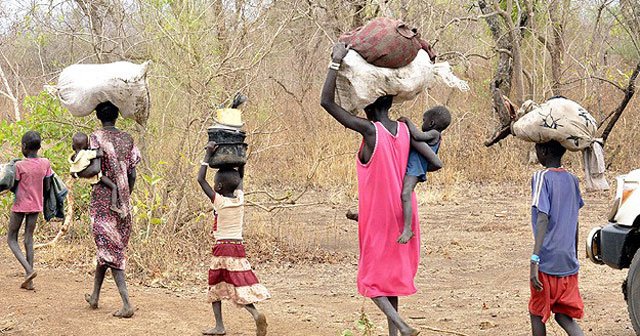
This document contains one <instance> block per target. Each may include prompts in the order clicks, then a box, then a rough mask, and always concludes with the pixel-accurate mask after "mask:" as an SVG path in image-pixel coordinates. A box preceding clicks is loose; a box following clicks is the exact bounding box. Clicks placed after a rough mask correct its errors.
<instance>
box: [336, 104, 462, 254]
mask: <svg viewBox="0 0 640 336" xmlns="http://www.w3.org/2000/svg"><path fill="white" fill-rule="evenodd" d="M398 121H400V122H404V123H406V124H407V126H408V127H409V133H411V138H412V141H411V150H410V151H409V161H408V162H407V173H406V175H405V177H404V180H403V183H402V184H403V185H402V195H401V197H402V213H403V219H404V228H403V231H402V234H401V235H400V237H399V238H398V240H397V241H398V243H400V244H406V243H407V242H409V240H410V239H411V238H413V231H412V230H411V219H412V218H411V217H412V216H413V204H412V200H411V198H412V195H413V191H414V189H415V188H416V185H417V184H418V183H419V182H425V181H426V180H427V172H433V171H437V170H439V169H440V168H442V165H441V164H440V165H429V164H428V161H427V158H426V157H430V158H432V157H434V156H435V157H436V158H437V154H438V150H439V149H440V141H441V140H442V134H441V133H442V131H444V130H445V129H447V127H449V124H451V113H450V112H449V110H448V109H447V108H446V107H444V106H435V107H433V108H431V109H429V110H427V111H426V112H425V113H424V114H423V115H422V130H419V129H418V128H417V127H416V125H414V124H413V123H412V122H411V120H409V119H407V118H405V117H401V118H399V119H398ZM437 161H438V162H440V160H439V159H438V160H437ZM347 218H349V219H353V220H358V214H354V213H352V212H349V213H347Z"/></svg>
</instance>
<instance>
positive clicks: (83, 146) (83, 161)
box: [69, 132, 122, 214]
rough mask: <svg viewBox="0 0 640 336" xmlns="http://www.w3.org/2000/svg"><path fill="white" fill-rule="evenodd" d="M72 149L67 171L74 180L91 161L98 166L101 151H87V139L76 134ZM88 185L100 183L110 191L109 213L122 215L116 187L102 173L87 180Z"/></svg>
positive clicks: (80, 175)
mask: <svg viewBox="0 0 640 336" xmlns="http://www.w3.org/2000/svg"><path fill="white" fill-rule="evenodd" d="M72 141H73V143H72V148H73V151H74V152H75V153H74V154H73V155H71V157H69V170H70V171H71V176H73V177H74V178H79V177H83V176H84V175H83V172H84V171H85V169H87V168H88V167H89V166H90V165H91V163H92V161H93V160H97V164H100V158H102V156H103V155H102V150H93V149H89V137H88V136H87V135H86V134H84V133H82V132H78V133H76V134H75V135H74V136H73V139H72ZM87 179H88V180H89V183H91V184H98V183H102V184H104V185H106V186H107V187H108V188H109V189H111V211H113V212H116V213H120V214H121V213H122V211H120V209H119V207H118V186H117V185H116V184H115V183H113V181H112V180H111V179H110V178H108V177H106V176H104V175H102V172H100V173H98V175H94V176H92V177H88V178H87Z"/></svg>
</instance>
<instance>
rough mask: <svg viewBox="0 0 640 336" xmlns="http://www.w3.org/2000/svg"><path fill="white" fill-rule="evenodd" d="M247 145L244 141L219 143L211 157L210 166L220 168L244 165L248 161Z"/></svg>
mask: <svg viewBox="0 0 640 336" xmlns="http://www.w3.org/2000/svg"><path fill="white" fill-rule="evenodd" d="M247 147H248V145H247V144H246V143H242V142H239V143H226V144H225V143H221V144H218V148H217V149H216V151H215V153H213V156H211V159H209V162H208V163H209V167H211V168H216V169H220V168H232V167H239V166H243V165H244V164H245V163H247Z"/></svg>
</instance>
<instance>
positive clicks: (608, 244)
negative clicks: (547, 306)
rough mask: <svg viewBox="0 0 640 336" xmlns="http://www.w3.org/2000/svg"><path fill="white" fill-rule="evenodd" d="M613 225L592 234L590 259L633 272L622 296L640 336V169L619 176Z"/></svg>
mask: <svg viewBox="0 0 640 336" xmlns="http://www.w3.org/2000/svg"><path fill="white" fill-rule="evenodd" d="M616 180H617V190H616V199H615V201H614V204H613V208H612V209H611V213H610V214H609V224H608V225H606V226H605V227H597V228H594V229H592V230H591V232H590V233H589V236H588V237H587V256H588V257H589V259H590V260H591V261H592V262H594V263H596V264H606V265H608V266H610V267H613V268H615V269H624V268H629V273H628V275H627V280H625V282H624V283H623V284H622V292H623V294H624V298H625V300H626V301H627V308H628V310H629V317H630V318H631V323H632V324H633V329H634V330H635V332H636V334H637V335H640V251H639V250H638V248H639V247H640V169H639V170H634V171H632V172H630V173H629V174H627V175H622V176H618V178H617V179H616Z"/></svg>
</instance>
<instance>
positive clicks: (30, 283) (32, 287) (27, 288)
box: [20, 281, 35, 290]
mask: <svg viewBox="0 0 640 336" xmlns="http://www.w3.org/2000/svg"><path fill="white" fill-rule="evenodd" d="M20 288H22V289H26V290H34V289H35V287H34V286H33V281H29V282H28V283H27V285H26V286H25V285H24V284H22V285H20Z"/></svg>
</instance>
